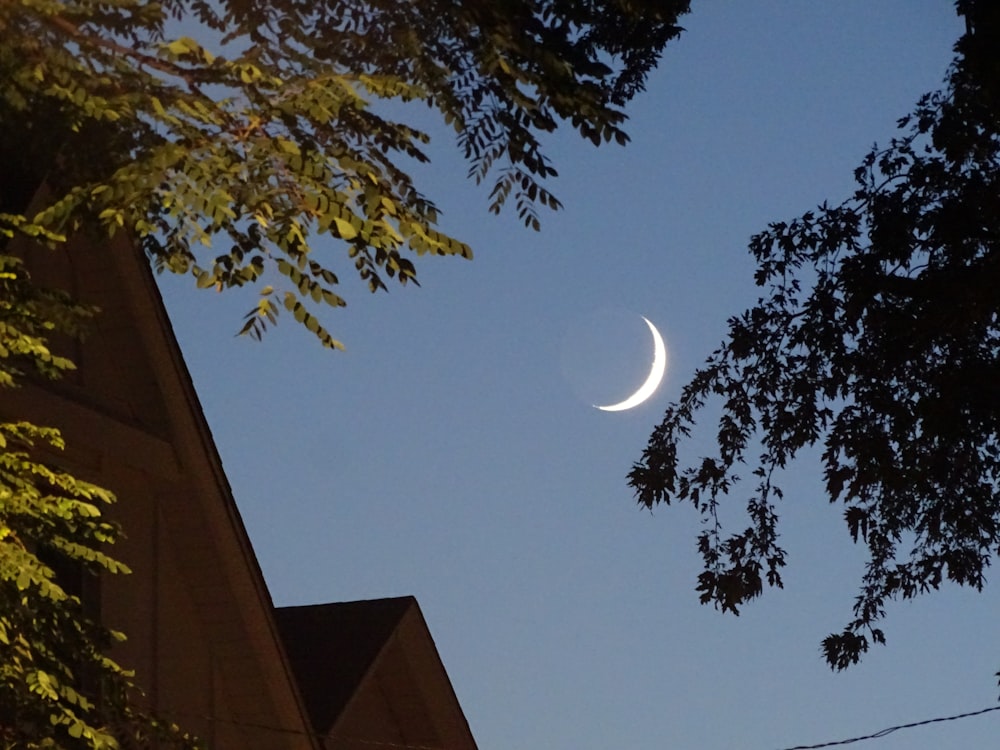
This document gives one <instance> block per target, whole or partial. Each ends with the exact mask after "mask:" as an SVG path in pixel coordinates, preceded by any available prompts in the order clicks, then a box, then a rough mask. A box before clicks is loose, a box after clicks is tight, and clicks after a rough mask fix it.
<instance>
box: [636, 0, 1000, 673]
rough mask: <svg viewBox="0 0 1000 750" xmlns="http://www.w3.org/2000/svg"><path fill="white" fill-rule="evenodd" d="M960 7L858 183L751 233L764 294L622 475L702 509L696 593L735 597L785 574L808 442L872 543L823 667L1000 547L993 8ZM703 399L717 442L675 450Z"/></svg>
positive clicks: (968, 578) (748, 595)
mask: <svg viewBox="0 0 1000 750" xmlns="http://www.w3.org/2000/svg"><path fill="white" fill-rule="evenodd" d="M966 5H967V6H969V7H968V8H967V9H966V10H967V11H968V12H970V13H972V12H973V11H974V10H981V11H982V13H981V14H979V15H976V16H970V24H969V32H968V33H967V34H966V36H965V37H963V38H962V40H961V41H960V42H959V43H958V45H957V47H956V49H957V52H958V55H957V57H956V60H955V62H954V63H953V65H952V67H951V69H950V71H949V74H948V78H947V81H946V84H947V85H946V87H945V88H944V89H943V90H942V91H940V92H937V93H934V94H931V95H927V96H925V97H923V98H922V99H921V100H920V102H919V103H918V105H917V106H916V108H915V110H914V112H913V113H912V114H911V115H910V116H908V117H906V118H903V119H902V120H901V121H900V122H899V127H900V135H899V136H898V137H897V138H895V139H894V140H893V141H892V142H891V143H890V144H889V145H888V147H885V148H878V147H876V148H873V150H872V151H871V152H870V153H869V154H868V156H867V157H866V158H865V159H864V161H863V163H862V164H861V165H860V166H859V168H858V169H857V171H856V173H855V177H856V181H857V190H856V192H855V194H854V195H853V197H851V198H850V199H849V200H847V201H845V202H844V203H842V204H839V205H833V206H831V205H826V204H824V205H822V206H820V207H819V208H818V209H817V210H815V211H810V212H807V213H806V214H804V215H802V216H801V217H799V218H797V219H795V220H794V221H791V222H777V223H773V224H771V225H770V227H769V228H768V229H767V231H765V232H762V233H760V234H758V235H757V236H755V237H754V238H753V239H752V241H751V243H750V250H751V252H752V253H753V255H754V257H755V259H756V261H757V272H756V282H757V284H758V285H759V286H761V287H762V288H763V289H764V290H765V291H764V293H763V295H762V296H761V297H760V298H759V300H758V302H757V304H756V305H754V306H753V307H751V308H750V309H748V310H747V311H745V312H744V313H743V314H742V315H739V316H736V317H733V318H732V319H730V321H729V332H728V335H727V337H726V339H725V340H724V341H723V343H722V345H721V346H720V348H719V349H717V350H716V351H715V352H714V353H713V354H712V356H711V357H710V358H709V360H708V362H707V363H706V365H705V366H704V367H703V368H702V369H701V370H699V371H698V372H697V373H696V374H695V376H694V378H693V379H692V380H691V382H690V383H688V384H687V386H685V388H684V389H683V392H682V395H681V398H680V401H679V402H678V403H676V404H674V405H672V406H671V407H670V408H669V409H668V410H667V412H666V415H665V417H664V419H663V421H662V423H661V424H660V425H659V426H658V427H657V428H656V429H655V431H654V432H653V434H652V436H651V437H650V440H649V444H648V446H647V448H646V449H645V451H644V453H643V457H642V460H641V461H640V462H639V463H637V464H636V465H635V466H634V467H633V469H632V471H631V473H630V474H629V482H630V484H631V486H632V487H633V488H634V489H635V492H636V498H637V500H638V501H639V503H640V504H642V505H644V506H646V507H652V506H653V505H655V504H657V503H661V502H663V503H671V502H674V501H678V500H685V501H689V502H692V503H693V504H694V505H695V506H696V507H697V508H698V509H699V511H700V512H701V514H702V515H703V518H704V520H705V529H704V531H703V532H702V533H701V535H700V537H699V543H698V546H699V550H700V551H701V554H702V557H703V560H704V569H703V572H702V573H701V574H700V577H699V586H698V588H699V591H700V592H701V599H702V601H703V602H705V603H712V604H714V605H716V606H718V607H720V608H721V609H723V610H728V611H731V612H733V613H738V608H739V607H740V606H741V605H743V604H745V603H746V602H748V601H749V600H751V599H753V598H755V597H757V596H759V595H760V594H761V593H762V591H763V588H764V583H765V582H766V583H767V584H768V585H771V586H780V585H781V583H782V579H781V570H782V568H783V567H784V565H785V562H786V554H785V550H784V549H783V548H782V547H781V546H780V545H779V542H778V539H779V536H778V528H777V522H778V512H777V501H778V500H780V498H781V491H780V487H778V486H777V485H776V484H775V482H774V478H775V477H776V476H777V473H776V472H779V470H781V469H783V468H784V467H785V466H786V465H787V464H788V462H789V461H791V460H792V459H793V458H795V457H796V456H797V455H798V454H799V453H800V452H801V451H802V450H803V449H805V448H807V447H809V446H814V445H815V446H820V447H821V449H822V464H823V477H824V486H825V490H826V494H827V497H828V499H829V500H830V502H837V503H840V504H842V505H843V508H844V514H843V516H844V522H845V524H846V527H847V531H848V533H849V535H850V537H851V539H853V540H854V542H855V543H857V544H859V545H863V547H864V548H865V550H866V554H867V562H866V568H865V572H864V575H863V577H862V580H861V586H860V591H859V594H858V596H857V599H856V601H855V603H854V608H853V617H852V618H851V620H850V621H849V622H848V624H847V625H846V626H845V627H844V628H843V630H842V631H841V632H839V633H835V634H832V635H830V636H829V637H828V638H826V639H825V640H824V642H823V654H824V656H825V658H826V660H827V662H828V663H829V664H830V665H831V666H832V667H834V668H837V669H842V668H844V667H846V666H849V665H850V664H853V663H855V662H857V661H858V660H859V658H860V657H861V655H862V654H863V653H864V652H865V651H867V650H868V648H869V646H870V645H871V644H873V643H884V641H885V634H884V632H883V631H882V629H881V628H880V627H879V622H880V620H881V619H882V618H883V617H884V615H885V611H886V605H887V603H888V602H889V601H891V600H893V599H896V598H903V599H907V598H911V597H914V596H917V595H918V594H921V593H925V592H928V591H932V590H936V589H938V588H939V587H940V586H941V585H942V584H943V583H944V582H945V581H952V582H954V583H957V584H961V585H967V586H971V587H973V588H975V589H981V588H982V587H983V585H984V583H985V574H986V570H987V568H988V566H989V565H990V563H991V561H992V560H993V559H994V557H995V556H996V555H997V554H998V552H1000V385H998V384H1000V295H998V294H997V289H998V288H1000V212H998V207H1000V106H998V104H1000V97H998V93H1000V67H998V65H997V57H996V50H997V49H1000V33H998V32H1000V24H998V23H997V16H998V14H997V13H996V12H995V11H989V10H987V6H988V4H986V3H980V4H976V3H968V4H966ZM973 6H974V7H973ZM990 16H992V18H991V17H990ZM710 400H717V401H718V402H719V404H720V406H721V416H720V418H719V421H718V432H717V447H718V451H717V452H716V453H715V454H714V455H710V456H707V457H704V458H702V459H701V460H699V461H696V462H695V463H694V464H693V465H685V464H684V462H682V461H681V460H680V458H679V452H678V447H679V445H681V444H682V443H683V442H684V441H685V440H686V439H687V438H688V437H689V435H690V434H691V428H692V427H693V425H694V423H695V420H696V418H697V417H698V415H699V414H700V412H701V410H702V408H703V407H704V406H705V405H706V404H707V403H708V402H709V401H710ZM758 449H759V454H757V455H753V454H754V453H755V452H756V451H757V450H758ZM742 464H748V465H749V466H750V471H751V473H752V475H753V476H754V477H755V480H756V482H757V484H756V487H755V489H754V490H753V492H752V493H751V494H750V499H749V501H748V503H747V515H748V525H747V527H746V528H745V530H743V531H742V532H739V533H731V534H729V535H728V536H727V535H725V534H723V532H722V524H721V523H720V521H719V512H718V511H719V507H720V502H721V501H722V499H723V497H724V496H725V495H726V494H727V493H729V491H730V490H731V489H732V488H733V487H734V485H735V484H736V482H737V481H738V479H739V473H738V472H739V469H740V467H741V465H742Z"/></svg>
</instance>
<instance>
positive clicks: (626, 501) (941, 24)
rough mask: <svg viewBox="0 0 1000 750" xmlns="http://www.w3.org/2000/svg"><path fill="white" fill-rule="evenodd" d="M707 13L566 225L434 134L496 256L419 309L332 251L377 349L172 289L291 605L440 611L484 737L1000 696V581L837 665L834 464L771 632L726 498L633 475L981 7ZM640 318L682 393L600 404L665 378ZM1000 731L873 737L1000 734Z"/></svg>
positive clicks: (243, 301)
mask: <svg viewBox="0 0 1000 750" xmlns="http://www.w3.org/2000/svg"><path fill="white" fill-rule="evenodd" d="M683 25H684V26H685V27H686V29H687V31H686V33H685V34H684V35H683V36H682V38H681V39H680V40H679V42H676V43H674V44H673V45H672V46H671V47H670V49H669V50H668V52H667V53H666V55H665V57H664V60H663V62H662V64H661V65H660V68H659V70H658V71H657V72H656V73H655V74H654V75H653V77H652V79H651V80H650V82H649V86H648V91H647V92H646V93H645V94H644V95H642V96H640V98H639V99H638V100H636V101H635V102H633V104H632V106H630V108H629V113H630V117H631V120H630V126H629V128H628V130H629V132H630V134H631V136H632V143H631V144H629V146H627V147H626V148H624V149H623V148H619V147H616V146H604V147H601V148H600V149H594V148H593V147H592V146H591V145H590V144H589V143H588V142H584V141H582V140H581V139H579V138H577V137H575V136H574V135H573V134H572V133H571V132H569V131H566V132H564V133H560V134H558V135H556V136H555V137H553V138H551V139H550V143H549V154H550V156H551V157H552V158H553V159H554V161H555V163H556V166H557V168H558V169H559V171H560V177H559V179H558V180H556V181H555V183H554V185H553V188H554V192H555V193H556V194H557V195H558V196H559V198H560V199H561V200H562V201H563V203H564V204H565V206H566V208H565V210H564V211H561V212H559V213H556V214H549V215H543V217H542V218H543V229H542V232H541V233H534V232H531V231H529V230H526V229H524V228H523V227H521V226H520V225H519V224H518V223H517V220H516V218H515V217H514V216H513V213H512V212H511V214H509V215H504V216H501V217H499V218H497V217H494V216H492V215H490V214H488V213H487V210H486V206H487V202H488V201H487V192H488V191H486V190H482V189H477V188H475V186H474V185H473V184H472V183H470V182H468V181H467V180H465V172H466V165H465V164H464V163H463V162H462V161H461V159H460V157H459V155H458V154H457V152H456V151H455V149H454V148H453V144H452V137H451V136H450V135H449V134H448V132H447V131H445V130H440V129H438V130H435V131H434V135H435V142H434V146H433V149H432V153H433V156H434V162H433V164H432V165H431V166H430V167H429V168H421V169H420V170H419V177H420V179H421V181H422V186H423V189H424V191H425V192H426V193H427V194H429V195H430V196H431V197H433V198H434V199H435V200H436V201H437V202H438V204H439V206H440V207H441V208H442V209H443V211H444V216H443V221H442V223H443V226H444V228H445V229H446V230H447V231H449V232H451V233H453V234H455V235H457V236H459V237H461V238H462V239H464V240H466V241H468V242H469V243H470V244H471V245H472V246H473V248H474V250H475V253H476V257H475V260H473V261H472V262H465V261H462V260H458V259H437V258H430V259H423V258H422V259H418V262H417V271H418V277H419V278H420V281H421V284H422V286H421V287H420V288H415V287H410V288H405V289H392V291H391V292H390V293H389V294H388V295H386V294H380V295H375V296H372V295H369V294H368V293H367V291H366V290H365V289H364V287H363V286H362V284H361V283H360V282H356V283H355V282H354V280H353V279H352V278H350V272H349V271H348V268H349V267H350V266H349V263H348V261H347V260H346V254H344V253H343V251H342V250H341V249H340V248H338V247H336V245H335V244H334V243H333V242H331V243H330V246H329V247H328V248H324V250H325V251H328V252H329V253H330V257H331V258H335V259H336V260H335V261H334V262H335V263H341V262H343V264H344V265H343V268H344V272H343V273H342V274H341V280H342V282H343V291H344V296H345V297H346V298H347V299H348V303H349V305H348V307H347V308H346V309H344V310H340V311H336V312H331V313H330V314H329V315H328V316H327V317H326V319H325V322H326V323H327V324H328V327H329V328H330V329H331V331H332V332H333V333H334V335H335V336H337V337H339V338H340V339H341V340H343V341H344V342H345V343H346V345H347V351H346V352H343V353H331V352H329V351H326V350H322V349H321V348H320V347H319V346H318V345H317V344H315V343H314V340H313V339H311V337H310V336H309V335H308V334H307V333H305V332H304V331H300V330H297V328H296V327H295V326H294V325H293V324H292V321H290V320H286V321H282V323H281V324H280V325H279V327H278V329H277V330H276V331H274V332H273V333H271V334H270V335H269V336H267V337H266V338H265V341H264V342H263V343H262V344H257V343H254V342H251V341H250V340H249V339H243V338H234V337H233V333H234V332H235V331H236V330H237V329H238V327H239V324H240V318H241V316H242V314H243V312H245V311H246V310H247V309H249V308H250V307H251V305H252V304H253V298H252V297H251V296H247V297H240V296H238V295H235V294H234V295H229V294H225V295H215V294H207V293H204V292H198V291H196V290H194V289H193V288H192V287H193V284H192V283H191V282H190V280H189V279H176V278H164V279H163V280H162V283H163V288H164V291H165V296H166V300H167V303H168V307H169V310H170V313H171V317H172V320H173V321H174V324H175V327H176V331H177V335H178V338H179V340H180V342H181V345H182V348H183V350H184V353H185V356H186V358H187V361H188V365H189V367H190V369H191V371H192V375H193V377H194V380H195V384H196V386H197V387H198V390H199V394H200V397H201V400H202V404H203V407H204V410H205V413H206V415H207V417H208V420H209V423H210V425H211V427H212V430H213V433H214V435H215V439H216V442H217V444H218V446H219V450H220V453H221V455H222V458H223V461H224V464H225V468H226V470H227V473H228V475H229V479H230V482H231V484H232V485H233V489H234V493H235V495H236V498H237V501H238V503H239V506H240V509H241V511H242V513H243V517H244V520H245V522H246V525H247V528H248V530H249V533H250V536H251V538H252V540H253V543H254V546H255V548H256V551H257V555H258V557H259V559H260V563H261V566H262V568H263V571H264V574H265V576H266V578H267V581H268V584H269V586H270V589H271V592H272V595H273V597H274V600H275V602H276V603H277V604H279V605H281V604H305V603H313V602H325V601H341V600H350V599H364V598H376V597H382V596H395V595H402V594H413V595H415V596H416V597H417V599H418V601H419V602H420V604H421V607H422V609H423V611H424V614H425V617H426V618H427V621H428V623H429V625H430V627H431V630H432V632H433V634H434V637H435V640H436V642H437V645H438V648H439V651H440V653H441V656H442V658H443V660H444V662H445V665H446V667H447V669H448V672H449V674H450V676H451V679H452V682H453V683H454V686H455V689H456V692H457V694H458V696H459V699H460V701H461V703H462V705H463V708H464V710H465V713H466V715H467V717H468V719H469V722H470V725H471V727H472V730H473V733H474V734H475V736H476V738H477V741H478V743H479V746H480V748H482V750H515V749H516V750H522V749H524V748H545V750H603V749H605V748H611V747H614V748H636V749H638V748H643V749H645V748H650V749H654V750H658V749H659V748H664V750H667V749H670V750H673V749H684V748H697V749H698V750H716V749H719V750H721V749H722V748H736V747H738V748H745V749H747V750H765V749H775V748H785V747H790V746H794V745H798V744H810V743H819V742H823V741H829V740H836V739H843V738H847V737H852V736H855V735H860V734H868V733H870V732H873V731H876V730H879V729H881V728H883V727H888V726H892V725H895V724H900V723H905V722H909V721H914V720H920V719H925V718H932V717H935V716H943V715H948V714H952V713H959V712H962V711H967V710H974V709H978V708H981V707H984V706H988V705H990V704H992V703H994V702H995V701H996V699H997V693H998V688H997V685H996V678H995V677H994V676H993V673H994V672H996V671H997V669H998V668H1000V652H998V651H997V649H996V646H995V640H987V639H988V638H989V637H990V636H993V635H995V631H996V623H997V621H998V618H1000V605H998V603H997V601H996V592H995V589H992V588H989V589H987V590H986V592H985V593H983V594H981V595H976V594H975V593H974V592H969V591H964V590H948V591H945V592H944V593H941V594H937V595H934V596H931V597H926V598H925V599H923V600H919V601H916V602H902V603H897V604H896V605H894V606H893V607H892V609H891V611H890V613H889V618H888V621H887V623H886V624H887V627H886V630H887V636H888V638H889V644H888V646H887V647H883V648H879V649H876V650H875V651H874V652H872V653H871V654H869V656H868V657H867V658H866V660H865V661H864V663H862V664H861V665H860V666H859V667H855V668H853V669H851V670H849V671H847V672H845V673H840V674H835V673H831V672H830V671H829V670H828V668H827V667H826V666H825V665H824V663H823V662H822V660H821V658H820V654H819V644H820V641H821V639H822V638H823V637H824V636H825V635H826V634H828V633H830V632H833V631H837V630H839V629H840V628H841V627H842V626H843V625H844V624H845V622H846V621H847V619H848V617H849V615H850V605H851V602H852V599H853V596H854V592H855V587H856V581H857V580H858V577H859V575H860V572H861V564H862V557H861V555H860V551H859V550H857V549H855V548H853V547H852V545H851V544H850V541H849V537H848V536H847V534H846V530H845V529H844V527H843V524H842V522H841V520H840V518H841V516H840V509H839V508H837V507H835V506H834V507H831V506H829V505H828V504H827V503H826V501H825V500H824V498H823V496H822V494H821V492H820V486H819V482H818V477H819V474H818V470H817V466H816V463H815V461H813V460H812V459H811V458H810V457H806V458H805V459H804V460H803V461H800V462H799V463H797V464H796V465H795V466H794V467H792V469H791V470H790V471H789V473H788V476H787V477H786V479H785V489H786V495H787V501H786V503H785V508H784V514H783V534H784V536H783V541H784V544H785V547H786V548H787V549H788V551H789V554H790V566H789V568H788V570H787V574H786V581H785V582H786V588H785V589H784V590H783V591H772V592H769V593H768V594H767V595H766V596H765V597H764V598H763V599H762V600H760V601H759V602H758V603H756V604H754V605H752V606H750V607H748V608H747V609H746V610H745V611H744V612H743V614H742V615H741V616H740V617H739V618H734V617H731V616H728V615H727V616H723V615H722V614H720V613H718V612H715V611H714V610H712V609H711V608H708V607H703V606H701V605H699V604H698V601H697V595H696V593H695V591H694V585H695V578H696V576H697V573H698V571H699V567H698V563H699V561H698V559H697V556H696V552H695V547H694V539H695V536H696V534H697V533H698V530H699V525H698V520H697V518H696V516H695V514H694V513H693V511H692V510H691V509H689V508H685V507H678V508H659V509H657V510H656V511H655V512H653V513H649V512H646V511H641V510H639V509H638V507H637V506H636V505H635V503H634V501H633V499H632V495H631V492H630V491H629V489H628V487H627V486H626V482H625V475H626V473H627V472H628V470H629V468H630V467H631V465H632V463H633V461H635V460H637V459H638V458H639V456H640V455H641V451H642V448H643V446H644V445H645V442H646V439H647V437H648V435H649V433H650V431H651V429H652V428H653V426H654V425H655V424H656V423H657V421H658V419H659V417H660V415H661V414H662V409H663V407H664V406H665V405H666V403H668V402H669V401H670V400H672V399H673V398H675V397H676V395H677V394H678V392H679V389H680V388H681V386H682V385H683V383H684V382H685V380H686V379H687V378H688V377H689V376H690V374H691V373H692V372H693V370H694V369H695V368H696V367H697V366H698V364H699V363H700V362H701V361H703V360H704V358H705V357H706V356H707V355H708V354H709V352H710V351H711V350H712V349H713V348H714V347H715V345H716V344H717V343H718V341H719V339H720V337H721V336H722V334H723V333H724V330H725V321H726V318H727V317H728V316H729V315H732V314H734V313H737V312H740V311H741V310H742V309H743V308H744V307H745V306H746V305H748V304H750V303H752V302H753V301H754V300H755V299H756V294H757V292H756V289H755V287H754V286H753V282H752V270H753V266H752V264H751V262H750V258H749V256H748V254H747V252H746V246H747V241H748V239H749V237H750V236H751V235H752V234H753V233H755V232H757V231H759V230H761V229H763V228H765V227H766V225H767V223H768V222H769V221H772V220H779V219H788V218H792V217H794V216H796V215H798V214H800V213H802V212H803V211H805V210H808V209H810V208H812V207H814V206H815V205H816V204H818V203H820V202H822V201H823V200H830V201H839V200H840V199H842V198H844V197H846V196H847V195H848V194H849V193H850V192H851V190H852V181H851V180H852V172H853V169H854V167H855V166H856V165H857V163H858V162H859V161H860V159H861V158H862V157H863V156H864V154H865V152H866V150H867V149H868V148H869V147H870V146H871V144H872V143H873V142H874V141H876V140H877V141H880V142H885V141H887V140H888V138H890V137H891V136H892V134H893V126H894V122H895V120H896V119H897V118H898V117H900V116H902V115H904V114H905V113H906V112H907V111H908V110H909V109H910V107H911V105H912V104H913V102H914V101H915V100H916V99H917V97H918V96H919V95H920V94H921V93H923V92H925V91H928V90H930V89H932V88H935V87H937V86H938V84H939V82H940V81H941V78H942V76H943V74H944V71H945V68H946V66H947V64H948V62H949V60H950V59H951V45H952V44H953V42H954V40H955V39H956V38H957V36H958V35H959V34H960V32H961V28H962V26H961V22H960V20H959V19H958V18H957V17H956V16H955V15H954V11H953V4H952V3H951V2H946V1H945V0H937V1H935V2H932V1H931V0H894V1H891V2H890V1H888V0H879V1H878V2H871V0H865V1H860V0H845V1H843V2H839V3H821V2H805V1H803V0H800V1H798V2H793V1H791V0H786V1H785V2H777V1H776V0H774V1H771V2H765V1H763V0H745V1H744V2H741V3H738V4H737V3H726V4H722V3H707V2H697V1H696V2H695V3H694V9H693V12H692V13H691V15H689V16H687V17H686V18H685V19H684V20H683ZM415 116H416V117H418V118H420V121H421V122H427V120H426V116H425V114H423V113H422V112H416V113H415ZM640 316H646V317H647V318H649V319H650V320H652V321H653V323H654V324H656V325H657V327H658V328H659V329H660V331H661V332H662V333H663V335H664V338H665V340H666V342H667V348H668V356H669V363H668V368H667V377H666V379H665V381H664V383H663V385H662V386H661V388H660V390H659V391H658V392H657V394H656V395H655V396H654V397H653V398H652V399H651V400H650V401H649V402H647V403H646V404H644V405H643V406H641V407H639V408H636V409H634V410H632V411H628V412H624V413H614V414H612V413H605V412H601V411H598V410H596V409H593V408H592V407H591V406H590V404H591V403H593V401H595V400H601V399H603V400H604V401H605V402H607V401H613V400H617V399H618V398H621V397H623V396H624V395H626V394H627V393H628V392H629V391H630V390H631V389H632V388H633V387H635V386H636V385H638V383H639V382H641V380H642V379H643V377H644V376H645V374H646V372H647V370H648V367H649V356H650V355H649V346H650V344H649V340H648V331H647V330H646V327H645V324H644V323H643V322H642V319H641V317H640ZM695 447H697V444H696V446H695ZM744 500H745V497H744V495H743V494H741V492H740V490H737V491H736V492H735V493H734V497H733V498H732V511H731V514H730V515H729V516H728V517H730V518H732V519H733V522H734V523H737V522H738V521H739V515H738V513H739V509H740V507H741V506H742V505H743V502H744ZM989 644H993V645H989ZM998 722H1000V712H998V713H991V714H988V715H986V716H981V717H977V718H971V719H967V720H964V721H960V722H948V723H943V724H935V725H932V726H930V727H923V728H919V729H913V730H906V731H900V732H896V733H894V734H892V735H889V736H886V737H884V738H881V739H877V740H871V741H869V742H868V743H864V745H863V746H864V747H868V746H871V747H873V748H878V750H896V749H901V748H907V749H908V750H925V749H926V750H930V749H931V748H934V749H935V750H936V749H937V748H941V747H945V746H953V747H968V748H979V747H983V748H985V747H994V746H995V744H996V735H997V730H998V726H1000V725H998Z"/></svg>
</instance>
